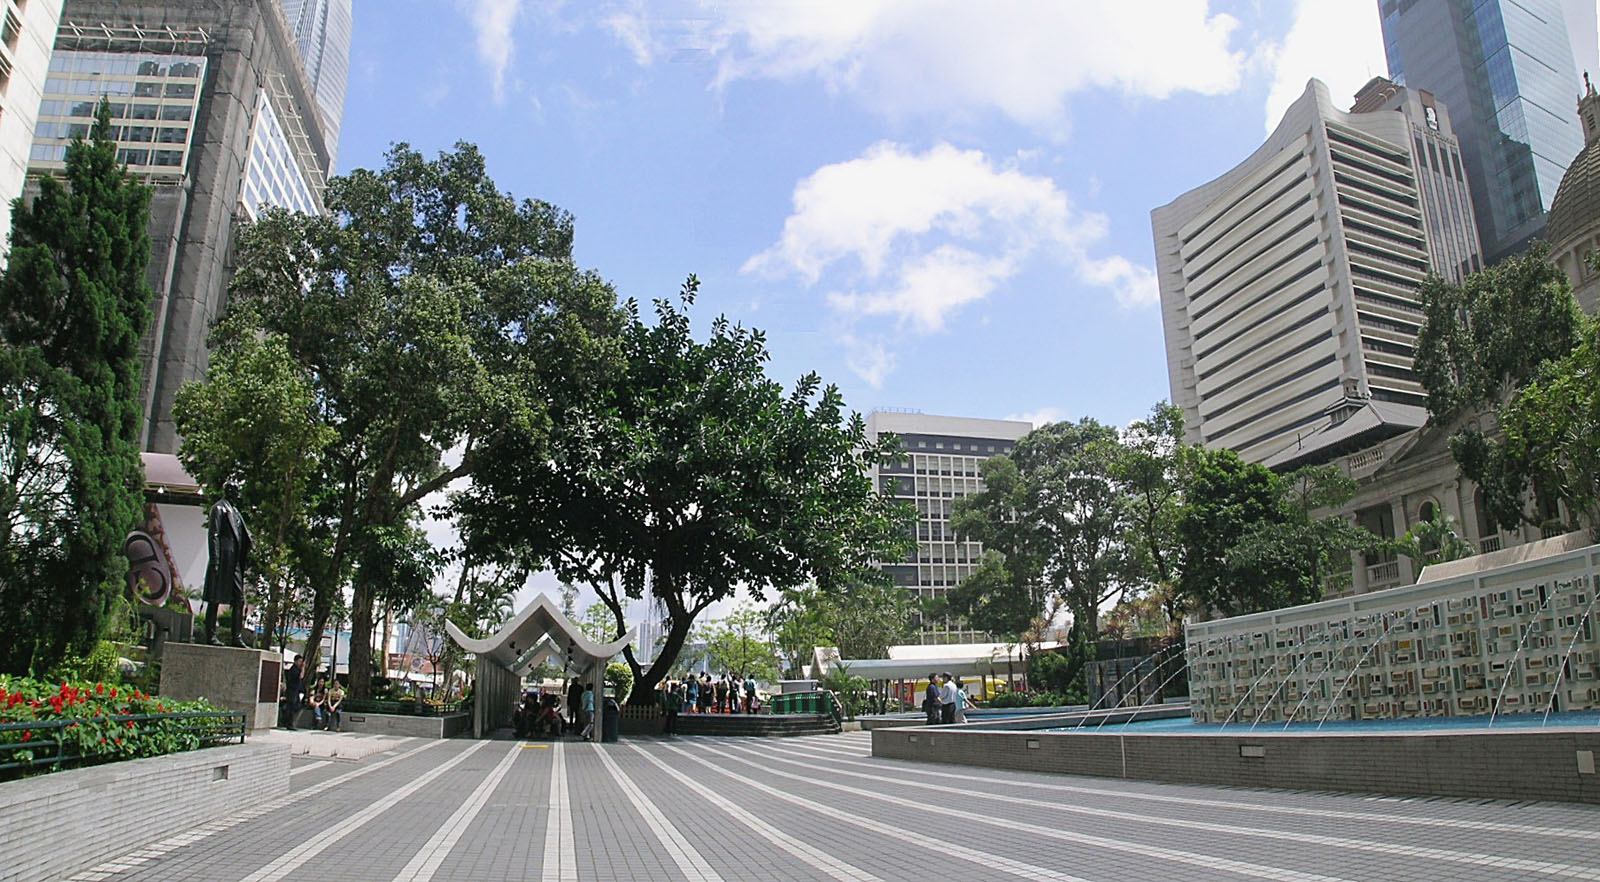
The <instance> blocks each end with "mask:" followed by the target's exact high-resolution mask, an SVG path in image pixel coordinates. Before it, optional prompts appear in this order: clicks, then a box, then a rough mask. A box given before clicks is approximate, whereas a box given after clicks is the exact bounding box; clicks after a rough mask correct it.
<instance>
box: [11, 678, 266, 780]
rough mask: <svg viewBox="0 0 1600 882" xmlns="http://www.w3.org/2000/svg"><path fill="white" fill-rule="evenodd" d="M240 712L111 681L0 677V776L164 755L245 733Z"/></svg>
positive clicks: (218, 741) (216, 742) (226, 739)
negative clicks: (57, 681)
mask: <svg viewBox="0 0 1600 882" xmlns="http://www.w3.org/2000/svg"><path fill="white" fill-rule="evenodd" d="M242 727H243V720H242V717H241V716H240V715H239V714H237V713H225V712H220V711H218V709H217V708H216V707H215V706H213V705H212V704H211V703H210V702H207V701H185V702H175V701H170V700H166V699H163V698H161V697H160V696H155V695H147V694H145V693H144V692H141V691H140V690H138V689H132V688H129V687H126V686H120V685H116V684H108V683H71V682H65V681H63V682H61V683H58V684H56V683H45V682H43V681H40V680H33V679H26V678H20V677H9V676H0V779H4V778H14V777H18V776H20V775H24V774H29V773H31V772H37V771H48V770H50V769H54V768H58V767H61V766H82V765H94V764H97V763H105V762H115V761H118V760H127V759H137V758H139V757H148V756H160V755H163V754H168V753H176V752H178V751H183V750H194V749H195V748H199V747H207V746H211V745H215V744H221V743H223V742H225V741H228V740H231V739H233V738H239V737H240V736H241V735H242V731H243V729H242Z"/></svg>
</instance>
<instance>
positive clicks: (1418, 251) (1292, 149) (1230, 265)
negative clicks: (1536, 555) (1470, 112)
mask: <svg viewBox="0 0 1600 882" xmlns="http://www.w3.org/2000/svg"><path fill="white" fill-rule="evenodd" d="M1357 107H1358V108H1360V109H1361V110H1362V112H1345V111H1343V110H1340V109H1339V108H1337V107H1335V106H1334V104H1333V102H1332V100H1331V99H1330V98H1329V95H1328V90H1327V87H1326V86H1324V85H1323V84H1322V83H1321V82H1319V81H1317V80H1312V81H1310V83H1308V84H1307V86H1306V91H1305V94H1303V95H1302V96H1301V97H1300V98H1299V99H1298V100H1297V101H1295V103H1294V104H1293V105H1291V106H1290V108H1289V110H1288V111H1287V113H1286V114H1285V115H1284V118H1283V121H1282V122H1280V123H1279V124H1278V127H1277V129H1276V130H1275V131H1273V133H1272V135H1271V136H1269V137H1268V138H1267V141H1266V143H1264V144H1263V145H1262V146H1261V147H1260V148H1259V149H1257V150H1256V151H1255V153H1253V154H1252V155H1251V156H1250V157H1249V158H1248V159H1246V160H1245V161H1244V162H1242V163H1240V164H1239V165H1238V166H1236V167H1235V168H1233V169H1232V170H1231V171H1229V172H1228V173H1226V174H1224V175H1222V176H1221V177H1219V178H1217V179H1216V180H1213V181H1211V182H1210V183H1207V184H1204V185H1202V186H1200V187H1197V188H1196V189H1194V190H1191V191H1189V192H1188V193H1185V194H1183V195H1182V196H1180V197H1178V198H1177V199H1175V200H1173V201H1172V202H1171V203H1169V204H1168V205H1164V206H1162V207H1160V208H1157V209H1156V210H1155V211H1153V212H1152V213H1151V221H1152V226H1153V228H1154V233H1155V245H1156V264H1157V268H1158V272H1159V279H1160V287H1161V302H1162V324H1163V328H1164V330H1165V334H1166V344H1167V369H1168V374H1169V379H1170V382H1171V386H1172V399H1173V402H1174V403H1175V404H1177V405H1178V406H1179V407H1181V408H1182V409H1183V413H1184V417H1185V420H1186V425H1187V432H1188V435H1189V440H1190V441H1192V442H1197V443H1202V444H1204V445H1205V446H1206V447H1208V448H1216V447H1226V448H1230V449H1233V450H1236V451H1238V452H1239V453H1240V455H1241V456H1243V457H1244V458H1245V459H1247V460H1250V461H1254V462H1263V461H1266V460H1268V459H1275V460H1278V461H1282V459H1283V456H1282V455H1283V454H1285V453H1288V452H1290V448H1294V447H1297V446H1301V445H1303V443H1305V442H1306V441H1307V440H1308V439H1309V438H1311V436H1314V435H1315V436H1317V438H1318V441H1317V443H1318V444H1319V445H1321V444H1332V443H1337V444H1339V445H1341V446H1349V445H1356V444H1370V443H1373V442H1375V441H1377V440H1381V439H1382V438H1383V437H1386V436H1388V435H1393V434H1398V433H1400V432H1404V431H1407V430H1409V429H1413V428H1416V427H1417V426H1420V425H1421V424H1422V422H1423V420H1424V418H1425V416H1426V413H1425V411H1424V409H1423V407H1424V405H1425V403H1426V399H1425V396H1424V393H1423V389H1422V386H1421V384H1420V383H1418V381H1417V379H1416V376H1415V375H1414V373H1413V371H1412V356H1413V352H1414V349H1413V347H1414V344H1415V339H1416V335H1417V331H1418V329H1419V327H1420V325H1421V322H1422V313H1421V309H1420V307H1419V306H1418V302H1417V297H1416V289H1417V286H1418V285H1419V284H1420V283H1421V282H1422V280H1423V278H1424V277H1425V276H1426V275H1427V274H1428V273H1429V272H1430V271H1433V272H1437V273H1438V274H1439V275H1443V276H1446V277H1449V278H1459V277H1460V276H1461V275H1463V274H1464V273H1465V272H1470V271H1472V270H1475V269H1480V268H1481V257H1480V248H1479V244H1478V236H1477V232H1476V227H1475V223H1474V217H1473V212H1472V204H1471V198H1470V196H1469V195H1468V190H1467V185H1466V181H1465V177H1464V175H1463V174H1462V171H1461V168H1462V167H1461V160H1460V152H1459V149H1458V147H1457V145H1456V141H1455V139H1454V137H1453V136H1452V134H1451V130H1450V123H1449V117H1448V115H1447V113H1446V112H1445V109H1444V107H1443V106H1442V105H1440V104H1438V103H1437V102H1435V101H1434V99H1433V97H1432V96H1431V95H1428V94H1427V93H1425V92H1417V91H1408V90H1404V89H1400V88H1398V87H1395V86H1394V85H1393V84H1391V83H1388V82H1387V81H1385V80H1381V79H1377V80H1374V81H1373V82H1372V83H1369V84H1368V86H1367V87H1366V88H1365V89H1363V90H1362V92H1361V95H1360V96H1358V102H1357ZM1368 108H1372V109H1370V110H1369V109H1368ZM1357 415H1360V416H1361V419H1359V420H1358V419H1355V417H1356V416H1357ZM1347 420H1348V421H1349V426H1348V427H1347V429H1348V430H1347V431H1332V432H1330V431H1329V428H1330V426H1337V425H1339V424H1341V423H1344V422H1345V421H1347ZM1309 452H1310V451H1307V453H1309ZM1275 454H1278V455H1279V456H1274V455H1275Z"/></svg>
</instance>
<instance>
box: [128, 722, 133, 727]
mask: <svg viewBox="0 0 1600 882" xmlns="http://www.w3.org/2000/svg"><path fill="white" fill-rule="evenodd" d="M128 728H129V729H132V728H133V721H132V720H129V721H128Z"/></svg>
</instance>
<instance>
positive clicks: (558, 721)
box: [511, 692, 593, 738]
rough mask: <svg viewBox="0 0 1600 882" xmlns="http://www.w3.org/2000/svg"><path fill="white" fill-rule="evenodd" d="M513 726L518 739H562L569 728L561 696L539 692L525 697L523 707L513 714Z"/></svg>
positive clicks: (530, 693)
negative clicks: (564, 715) (562, 709)
mask: <svg viewBox="0 0 1600 882" xmlns="http://www.w3.org/2000/svg"><path fill="white" fill-rule="evenodd" d="M590 694H591V695H592V694H593V693H590ZM511 725H512V728H514V729H515V730H516V735H517V737H518V738H529V737H541V738H545V737H548V738H559V737H561V735H562V733H563V732H565V731H566V727H567V721H566V720H564V719H562V717H561V696H559V695H550V694H546V693H537V692H529V693H527V694H525V695H523V696H522V705H521V706H520V707H518V708H517V709H516V711H515V712H513V713H512V714H511Z"/></svg>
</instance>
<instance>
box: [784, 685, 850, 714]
mask: <svg viewBox="0 0 1600 882" xmlns="http://www.w3.org/2000/svg"><path fill="white" fill-rule="evenodd" d="M767 704H768V706H769V707H770V708H771V709H772V712H773V713H775V714H827V715H829V716H833V717H837V716H838V715H839V713H838V709H837V706H836V704H835V698H834V695H833V693H832V692H828V691H819V692H790V693H788V694H785V695H774V696H772V697H771V698H770V699H768V701H767Z"/></svg>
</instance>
